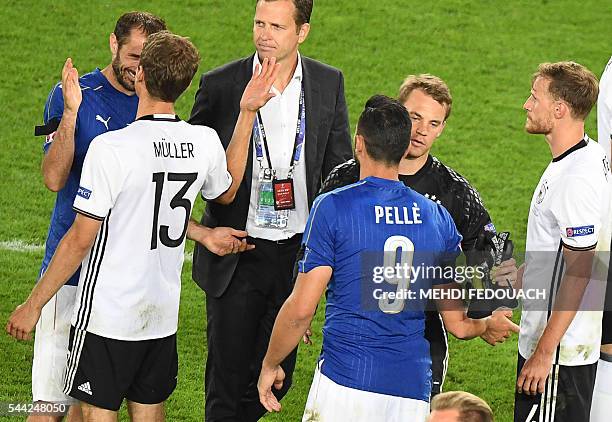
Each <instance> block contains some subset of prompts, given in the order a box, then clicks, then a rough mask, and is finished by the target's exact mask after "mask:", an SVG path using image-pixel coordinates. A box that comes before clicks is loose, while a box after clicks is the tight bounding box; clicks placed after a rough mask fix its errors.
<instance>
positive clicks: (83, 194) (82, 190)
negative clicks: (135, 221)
mask: <svg viewBox="0 0 612 422" xmlns="http://www.w3.org/2000/svg"><path fill="white" fill-rule="evenodd" d="M77 195H78V196H80V197H81V198H85V199H89V197H90V196H91V191H90V190H89V189H87V188H84V187H83V186H79V190H77ZM591 227H593V226H591Z"/></svg>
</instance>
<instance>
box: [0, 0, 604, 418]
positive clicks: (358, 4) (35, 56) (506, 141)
mask: <svg viewBox="0 0 612 422" xmlns="http://www.w3.org/2000/svg"><path fill="white" fill-rule="evenodd" d="M254 3H255V2H254V0H250V1H245V0H225V1H220V0H202V1H197V0H185V1H177V2H167V1H152V0H146V1H145V0H143V1H112V2H111V1H88V2H76V1H68V0H56V1H53V2H51V1H44V2H38V1H32V0H27V1H19V2H18V1H11V0H4V1H2V5H1V8H0V15H1V17H2V19H1V21H2V22H3V24H2V31H0V53H1V54H0V63H1V66H0V69H2V77H1V78H0V104H1V105H2V110H1V112H0V151H1V153H0V154H1V155H0V165H1V168H2V173H3V176H2V181H1V183H0V189H1V190H0V222H1V223H0V283H2V284H1V286H2V288H1V289H0V321H2V322H4V321H6V319H7V318H8V315H9V314H10V312H11V311H12V310H13V309H14V307H15V306H16V305H18V304H19V303H21V302H22V301H23V300H24V299H25V298H26V296H27V294H28V292H29V291H30V289H31V287H32V285H33V283H34V281H35V279H36V276H37V272H38V269H39V265H40V260H41V258H42V253H41V251H40V250H37V249H35V248H34V249H33V250H29V251H28V250H24V249H25V248H24V247H23V246H24V245H30V244H33V245H40V244H42V243H43V242H44V239H45V236H46V231H47V225H48V219H49V216H50V213H51V209H52V205H53V201H54V194H52V193H51V192H49V191H47V190H46V189H45V188H44V186H43V183H42V177H41V176H40V171H39V166H40V160H41V154H42V149H41V144H42V142H41V140H40V139H35V138H34V137H33V126H34V125H35V124H40V122H41V119H42V110H43V105H44V101H45V99H46V97H47V94H48V92H49V90H50V88H51V87H52V86H53V84H54V83H55V82H56V81H57V80H58V78H59V76H60V73H61V68H62V64H63V62H64V60H65V58H66V57H68V56H70V57H72V58H73V59H74V62H75V64H76V66H77V68H78V69H79V71H80V72H81V73H85V72H88V71H90V70H92V69H93V68H95V67H96V66H100V67H103V66H105V65H106V64H107V63H108V62H109V59H110V53H109V49H108V35H109V33H110V32H111V31H112V28H113V25H114V22H115V20H116V18H117V17H118V16H119V15H120V14H121V13H123V12H125V11H128V10H134V9H140V10H148V11H151V12H153V13H156V14H159V15H161V16H162V17H164V18H165V19H166V21H167V23H168V25H169V27H170V29H171V30H173V31H174V32H176V33H179V34H181V35H186V36H189V37H191V39H192V40H193V42H194V43H195V45H196V46H197V47H198V48H199V49H200V52H201V55H202V63H201V67H200V72H199V73H198V76H199V74H200V73H201V72H203V71H206V70H208V69H211V68H213V67H216V66H218V65H221V64H223V63H225V62H227V61H230V60H233V59H235V58H238V57H242V56H245V55H248V54H251V53H252V52H253V46H252V42H251V22H252V16H253V11H254ZM609 7H610V5H609V3H607V2H605V1H595V0H585V1H582V2H576V1H572V0H559V1H547V0H539V1H535V0H533V1H531V0H530V1H528V0H517V1H502V0H492V1H475V0H474V1H467V0H447V1H444V2H424V1H421V2H417V1H412V0H404V1H400V0H384V1H383V0H317V1H316V5H315V9H314V13H313V17H312V30H311V33H310V36H309V39H308V40H307V42H306V43H305V44H304V45H303V48H302V49H301V51H302V53H303V54H305V55H308V56H310V57H313V58H316V59H319V60H321V61H324V62H326V63H329V64H331V65H333V66H336V67H338V68H340V69H342V70H343V71H344V75H345V78H346V97H347V101H348V106H349V112H350V118H351V124H352V125H353V127H354V124H355V122H356V119H357V117H358V115H359V113H360V110H361V108H362V106H363V103H364V102H365V100H366V99H367V98H368V97H369V96H370V95H372V94H375V93H385V94H388V95H395V94H396V93H397V88H398V87H399V84H400V83H401V81H402V80H403V78H404V77H405V76H406V75H408V74H410V73H421V72H429V73H433V74H435V75H438V76H440V77H442V78H443V79H445V80H446V81H447V82H448V84H449V86H450V87H451V90H452V93H453V97H454V105H453V113H452V116H451V117H450V120H449V121H448V125H447V128H446V131H445V133H444V134H443V135H442V137H441V138H440V139H439V140H438V142H437V144H436V146H435V147H434V150H433V152H434V154H436V155H437V156H438V157H440V158H441V159H442V160H443V161H444V162H445V163H447V164H449V165H450V166H452V167H453V168H455V169H456V170H457V171H459V172H460V173H462V174H463V175H464V176H466V177H467V178H468V179H469V180H470V181H471V182H472V183H473V184H474V185H475V186H476V187H477V188H478V189H479V190H480V193H481V194H482V196H483V198H484V200H485V204H486V205H487V207H488V208H489V210H490V212H491V215H492V217H493V220H494V222H495V224H496V226H497V227H498V229H502V230H509V231H511V232H512V234H513V238H514V239H515V240H516V241H517V248H516V249H517V250H521V249H523V248H524V241H525V229H526V222H527V212H528V207H529V201H530V199H531V194H532V192H533V189H534V187H535V185H536V183H537V181H538V179H539V177H540V175H541V172H542V171H543V169H544V168H545V166H546V164H547V163H548V161H549V158H550V157H549V151H548V147H547V145H546V143H545V141H544V139H543V137H539V136H532V135H527V134H526V133H525V132H524V131H523V124H524V112H523V111H522V109H521V107H522V104H523V102H524V100H525V99H526V97H527V96H528V93H529V89H530V80H531V74H532V73H533V71H534V70H535V69H536V67H537V65H538V64H539V63H540V62H544V61H558V60H566V59H569V60H575V61H577V62H579V63H582V64H584V65H586V66H587V67H589V68H590V69H591V70H593V71H594V72H595V73H596V74H597V75H599V74H600V73H601V71H602V69H603V67H604V65H605V63H606V62H607V60H608V58H609V56H610V54H612V45H610V43H609V41H610V40H611V39H612V29H611V26H610V22H609V19H608V14H609V12H610V8H609ZM196 88H197V82H196V83H194V84H193V85H192V87H191V88H190V90H189V91H188V92H187V93H186V94H185V95H184V96H183V97H182V98H181V99H180V100H179V103H178V111H179V114H180V115H181V116H183V117H184V118H186V117H188V116H189V112H190V110H191V105H192V103H193V98H194V94H195V90H196ZM587 129H588V132H589V133H590V134H591V136H592V137H595V136H596V128H595V117H594V113H591V116H590V118H589V120H588V124H587ZM202 207H203V204H202V203H199V204H198V206H197V207H196V210H195V212H194V215H195V216H196V217H197V218H199V216H200V215H201V212H202ZM19 242H21V243H19ZM192 247H193V245H191V244H189V245H188V249H189V250H191V249H192ZM190 266H191V264H190V263H189V262H187V263H186V265H185V268H184V272H183V293H182V303H181V314H180V325H179V331H178V336H179V337H178V339H179V359H180V369H179V383H178V387H177V389H176V391H175V393H174V394H173V395H172V397H171V398H170V400H169V401H168V403H167V415H168V420H184V421H192V420H193V421H195V420H202V418H203V415H204V410H203V409H204V402H203V397H204V392H203V377H204V376H203V374H204V361H205V356H206V342H205V332H206V326H205V306H204V301H205V297H204V294H203V293H202V292H201V291H200V290H199V288H198V287H197V286H196V285H195V284H194V283H193V282H192V281H191V279H190V270H191V267H190ZM322 315H323V312H322V311H319V313H318V314H317V317H316V320H315V323H314V326H313V328H314V331H315V333H317V334H315V337H314V341H315V346H313V347H301V348H300V354H299V360H298V366H297V369H296V373H295V382H294V386H293V389H292V390H291V392H290V393H289V394H288V396H287V397H286V398H285V399H284V401H283V406H284V410H283V412H282V413H281V414H280V415H275V416H269V417H268V418H267V419H266V420H269V421H281V420H282V421H294V420H299V419H300V418H301V414H302V412H303V408H304V402H305V400H306V396H307V393H308V388H309V385H310V382H311V377H312V373H313V369H314V364H315V360H316V356H317V354H318V350H319V346H320V344H321V335H320V329H321V323H322ZM32 348H33V347H32V343H31V342H29V343H17V342H16V341H13V340H12V339H11V338H9V337H8V336H7V335H0V350H1V351H2V354H1V362H0V380H1V381H0V402H7V401H10V402H25V401H28V400H30V398H31V397H30V369H31V359H32ZM406 353H410V351H409V350H408V351H406ZM450 353H451V359H450V368H449V371H448V379H447V383H446V385H445V387H446V390H454V389H463V390H467V391H470V392H473V393H475V394H477V395H480V396H481V397H483V398H484V399H486V400H487V401H488V402H489V403H490V404H491V405H492V407H493V409H494V411H495V413H496V416H497V420H499V421H502V422H504V421H510V420H511V419H512V406H513V385H514V377H515V364H516V337H514V338H513V339H512V340H511V341H509V342H508V343H506V344H504V345H503V346H500V347H496V348H491V347H489V346H488V345H486V344H485V343H484V342H483V341H481V340H474V341H470V342H459V341H454V340H452V339H451V345H450ZM121 417H122V419H123V420H125V419H126V418H127V415H126V412H125V409H123V410H122V414H121ZM7 420H15V419H13V418H10V419H7Z"/></svg>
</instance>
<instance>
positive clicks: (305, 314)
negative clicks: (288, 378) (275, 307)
mask: <svg viewBox="0 0 612 422" xmlns="http://www.w3.org/2000/svg"><path fill="white" fill-rule="evenodd" d="M331 276H332V268H331V267H328V266H322V267H317V268H314V269H312V270H310V271H308V272H307V273H300V274H299V275H298V277H297V280H296V282H295V287H294V288H293V292H292V293H291V295H290V296H289V297H288V298H287V300H286V301H285V303H284V304H283V306H282V308H281V310H280V312H279V313H278V316H277V317H276V321H275V322H274V328H273V329H272V336H271V338H270V344H269V345H268V351H267V353H266V356H265V357H264V360H263V363H262V365H261V373H260V375H259V381H258V383H257V389H258V390H259V400H260V401H261V404H262V405H263V406H264V407H265V408H266V409H267V410H268V411H270V412H279V411H280V410H281V405H280V403H279V402H278V400H277V399H276V397H275V396H274V394H272V385H274V387H275V388H276V389H279V388H281V387H282V385H283V379H284V378H285V374H284V372H283V370H282V368H281V367H280V363H281V362H282V361H283V360H284V359H285V358H286V357H287V355H289V353H291V351H292V350H293V349H295V347H296V346H297V345H298V343H299V342H300V339H301V338H302V336H303V335H304V332H305V331H306V330H307V329H308V328H309V327H310V322H311V320H312V317H313V316H314V314H315V311H316V310H317V305H318V304H319V300H320V299H321V295H322V294H323V292H325V289H326V288H327V283H329V280H330V278H331Z"/></svg>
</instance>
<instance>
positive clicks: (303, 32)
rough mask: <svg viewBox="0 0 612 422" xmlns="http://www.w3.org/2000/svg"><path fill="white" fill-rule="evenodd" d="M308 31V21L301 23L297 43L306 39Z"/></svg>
mask: <svg viewBox="0 0 612 422" xmlns="http://www.w3.org/2000/svg"><path fill="white" fill-rule="evenodd" d="M309 32H310V24H309V23H304V24H302V26H300V29H299V30H298V43H299V44H302V43H303V42H304V41H306V37H308V33H309Z"/></svg>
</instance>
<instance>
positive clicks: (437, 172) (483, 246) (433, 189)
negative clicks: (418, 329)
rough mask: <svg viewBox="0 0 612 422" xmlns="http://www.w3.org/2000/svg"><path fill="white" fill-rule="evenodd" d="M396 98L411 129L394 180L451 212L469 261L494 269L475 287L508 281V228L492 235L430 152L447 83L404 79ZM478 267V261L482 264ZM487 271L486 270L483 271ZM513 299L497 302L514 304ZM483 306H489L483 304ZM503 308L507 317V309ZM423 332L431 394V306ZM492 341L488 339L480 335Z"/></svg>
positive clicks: (483, 214) (435, 387)
mask: <svg viewBox="0 0 612 422" xmlns="http://www.w3.org/2000/svg"><path fill="white" fill-rule="evenodd" d="M398 99H399V101H400V102H401V103H402V104H403V105H404V106H405V107H406V108H407V109H408V112H409V114H410V118H411V119H412V133H411V139H410V145H409V147H408V150H407V153H406V156H405V157H404V159H403V160H402V161H401V162H400V166H399V179H400V180H401V181H402V182H404V184H405V185H406V186H409V187H410V188H412V189H414V190H415V191H417V192H419V193H420V194H422V195H424V196H425V197H427V198H429V199H431V200H432V201H435V202H437V203H439V204H441V205H442V206H444V207H445V208H446V209H447V210H448V212H449V213H450V215H451V216H452V218H453V220H454V222H455V225H456V226H457V230H458V231H459V233H461V235H462V236H463V240H462V242H461V247H462V249H463V251H464V252H465V253H466V256H467V258H468V263H470V259H471V264H474V263H477V264H479V265H483V266H484V267H488V269H492V268H493V267H495V270H494V271H492V272H491V276H488V277H493V280H492V283H491V280H490V278H489V281H490V282H489V283H487V282H486V280H485V282H484V286H483V285H482V281H481V280H479V281H478V284H479V286H478V287H487V285H488V284H493V285H495V286H497V285H500V286H508V287H510V284H514V282H515V281H516V278H517V268H516V262H515V261H514V259H513V258H511V255H512V248H511V242H510V241H509V240H508V233H500V234H497V233H496V230H495V226H494V225H493V223H492V222H491V217H490V216H489V213H488V212H487V210H486V208H485V207H484V205H483V203H482V200H481V199H480V195H479V194H478V192H477V191H476V189H474V188H473V187H472V186H471V185H470V184H469V182H468V181H467V180H466V179H465V178H463V177H462V176H461V175H460V174H458V173H457V172H456V171H454V170H453V169H451V168H450V167H448V166H446V165H444V164H442V163H441V162H440V161H439V160H438V159H437V158H436V157H434V156H432V155H431V154H429V151H430V149H431V147H432V145H433V143H434V141H435V140H436V139H437V138H438V137H439V136H440V135H441V134H442V131H443V130H444V127H445V125H446V120H447V119H448V116H449V115H450V112H451V105H452V97H451V94H450V91H449V89H448V86H447V85H446V83H444V81H442V80H441V79H440V78H438V77H436V76H432V75H428V74H422V75H417V76H414V75H411V76H408V77H407V78H406V80H405V81H404V83H403V84H402V86H401V87H400V92H399V98H398ZM359 170H360V169H359V163H358V162H357V161H356V160H355V159H351V160H349V161H347V162H345V163H343V164H340V165H338V166H337V167H336V168H335V169H333V170H332V172H331V173H330V174H329V176H328V177H327V179H326V180H325V182H324V183H323V186H322V187H321V191H320V193H325V192H329V191H331V190H334V189H336V188H339V187H342V186H346V185H349V184H351V183H355V182H357V181H358V180H359ZM481 268H482V266H481ZM487 274H488V272H487ZM512 302H513V301H509V302H507V303H502V304H501V305H508V303H509V306H510V307H513V306H516V305H515V304H514V303H512ZM497 305H500V303H495V302H488V303H487V304H486V306H484V307H483V304H482V303H479V304H478V306H475V308H477V309H475V310H472V305H470V310H471V311H472V314H473V315H475V316H476V317H484V316H486V315H488V314H490V313H491V311H493V310H494V309H496V308H497ZM487 307H488V309H486V308H487ZM500 312H505V313H506V314H507V316H508V317H510V316H511V311H509V310H507V309H506V310H500ZM425 337H426V338H427V340H428V341H429V343H430V351H431V360H432V381H433V384H432V397H433V396H434V395H436V394H438V393H440V392H441V390H442V385H443V383H444V378H445V375H446V369H447V366H448V345H447V338H446V330H445V329H444V325H443V324H442V319H441V318H440V315H439V314H438V313H437V312H436V311H430V312H427V313H426V321H425ZM483 339H484V340H485V341H487V342H488V343H489V344H495V341H494V340H493V339H490V338H483Z"/></svg>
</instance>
